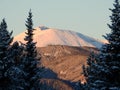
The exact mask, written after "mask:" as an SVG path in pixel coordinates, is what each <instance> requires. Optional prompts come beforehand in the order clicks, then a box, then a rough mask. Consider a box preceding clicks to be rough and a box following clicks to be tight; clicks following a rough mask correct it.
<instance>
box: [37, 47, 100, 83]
mask: <svg viewBox="0 0 120 90" xmlns="http://www.w3.org/2000/svg"><path fill="white" fill-rule="evenodd" d="M37 50H38V52H39V53H40V54H41V57H42V60H41V63H42V65H43V66H45V68H49V69H50V70H52V71H53V72H54V73H55V74H56V77H54V78H56V79H57V78H58V79H60V80H63V81H69V82H78V81H81V83H85V78H84V76H83V74H82V66H83V65H85V64H86V59H87V57H88V55H89V54H90V51H91V50H93V51H96V52H98V50H97V49H96V48H91V47H73V46H72V47H71V46H64V45H49V46H47V47H41V48H38V49H37ZM52 78H53V77H52Z"/></svg>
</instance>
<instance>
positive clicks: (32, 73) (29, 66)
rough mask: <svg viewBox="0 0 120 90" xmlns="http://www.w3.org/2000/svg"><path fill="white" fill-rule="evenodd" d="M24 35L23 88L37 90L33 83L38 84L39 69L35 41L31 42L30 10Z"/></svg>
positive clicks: (31, 24)
mask: <svg viewBox="0 0 120 90" xmlns="http://www.w3.org/2000/svg"><path fill="white" fill-rule="evenodd" d="M25 25H26V27H27V31H26V37H25V38H24V40H25V41H26V44H25V52H24V56H23V58H22V64H21V67H22V69H23V70H24V72H25V74H26V77H25V81H26V87H25V90H37V89H35V88H38V87H39V86H37V85H35V84H39V79H40V69H41V68H39V67H38V66H37V64H38V58H37V51H36V46H35V45H36V43H35V42H33V31H34V29H33V21H32V12H31V10H30V11H29V16H28V18H27V21H26V24H25Z"/></svg>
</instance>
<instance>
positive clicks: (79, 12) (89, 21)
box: [0, 0, 114, 39]
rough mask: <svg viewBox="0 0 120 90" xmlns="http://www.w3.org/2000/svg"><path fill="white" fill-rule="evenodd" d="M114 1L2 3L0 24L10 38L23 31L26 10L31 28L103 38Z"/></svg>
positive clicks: (107, 31)
mask: <svg viewBox="0 0 120 90" xmlns="http://www.w3.org/2000/svg"><path fill="white" fill-rule="evenodd" d="M113 3H114V0H99V1H96V0H92V1H91V0H88V1H83V0H82V1H81V0H74V1H73V0H71V1H69V0H59V1H57V0H51V1H50V0H49V1H48V0H44V1H43V0H34V1H29V0H25V1H23V0H20V1H16V0H10V1H8V0H2V1H1V2H0V11H1V15H0V21H1V20H2V18H5V19H6V22H7V24H8V30H13V31H14V33H13V35H17V34H19V33H21V32H23V31H24V30H25V29H26V27H25V25H24V24H25V20H26V18H27V16H28V11H29V9H32V13H33V16H34V17H33V23H34V27H37V26H39V25H45V26H47V27H52V28H58V29H65V30H73V31H76V32H80V33H83V34H85V35H89V36H92V37H94V38H97V39H103V38H102V35H105V34H106V33H109V32H110V29H109V28H108V26H107V23H110V18H109V16H110V15H111V11H110V10H109V8H113Z"/></svg>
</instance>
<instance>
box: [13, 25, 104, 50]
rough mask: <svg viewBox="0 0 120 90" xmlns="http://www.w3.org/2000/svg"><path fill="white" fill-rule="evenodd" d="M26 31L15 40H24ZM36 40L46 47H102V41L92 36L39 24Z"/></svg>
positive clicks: (35, 31)
mask: <svg viewBox="0 0 120 90" xmlns="http://www.w3.org/2000/svg"><path fill="white" fill-rule="evenodd" d="M24 37H25V33H21V34H19V35H17V36H16V37H15V38H14V41H21V42H23V43H25V41H24ZM33 39H34V42H37V44H36V45H37V47H45V46H47V45H67V46H87V47H96V48H100V47H101V46H102V44H103V43H102V42H101V41H99V40H97V39H94V38H92V37H89V36H86V35H83V34H81V33H78V32H74V31H67V30H60V29H53V28H48V27H46V26H39V27H37V28H36V30H34V36H33Z"/></svg>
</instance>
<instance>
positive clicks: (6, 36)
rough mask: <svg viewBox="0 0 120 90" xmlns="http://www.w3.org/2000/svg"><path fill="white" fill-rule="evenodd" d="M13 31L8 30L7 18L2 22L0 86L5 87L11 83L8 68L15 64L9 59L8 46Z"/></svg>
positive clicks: (0, 28) (0, 33) (0, 34)
mask: <svg viewBox="0 0 120 90" xmlns="http://www.w3.org/2000/svg"><path fill="white" fill-rule="evenodd" d="M11 35H12V32H11V33H9V32H8V30H7V24H6V21H5V19H3V20H2V22H1V24H0V88H2V89H5V88H6V87H7V86H9V84H10V78H9V77H8V76H7V75H6V72H7V70H8V69H9V68H10V67H11V66H12V65H13V64H14V61H13V60H9V55H8V48H9V46H10V43H11V42H12V39H13V38H12V37H11Z"/></svg>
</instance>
